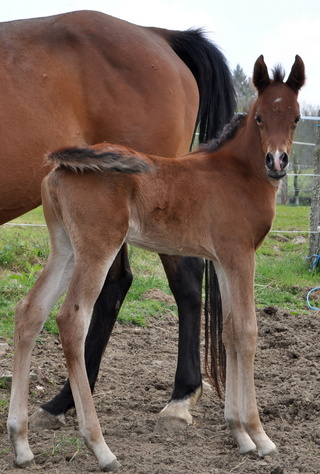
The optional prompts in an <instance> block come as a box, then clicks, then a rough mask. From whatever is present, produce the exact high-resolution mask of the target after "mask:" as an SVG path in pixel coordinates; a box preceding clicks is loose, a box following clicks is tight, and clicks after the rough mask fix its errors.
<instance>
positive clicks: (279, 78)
mask: <svg viewBox="0 0 320 474" xmlns="http://www.w3.org/2000/svg"><path fill="white" fill-rule="evenodd" d="M272 74H273V77H272V80H273V82H274V83H275V82H280V83H281V82H283V79H284V76H285V71H284V69H283V68H282V66H281V64H278V65H277V66H275V67H274V69H272Z"/></svg>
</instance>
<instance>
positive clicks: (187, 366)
mask: <svg viewBox="0 0 320 474" xmlns="http://www.w3.org/2000/svg"><path fill="white" fill-rule="evenodd" d="M160 257H161V260H162V263H163V266H164V269H165V271H166V274H167V278H168V281H169V284H170V288H171V291H172V293H173V295H174V297H175V300H176V303H177V306H178V314H179V348H178V363H177V369H176V375H175V383H174V390H173V393H172V395H171V399H170V401H169V403H168V404H167V405H166V406H165V408H164V409H163V410H162V411H161V413H160V418H161V419H163V420H164V419H165V417H171V418H179V419H182V420H184V421H186V422H187V423H188V424H191V423H192V415H191V414H190V412H189V410H190V409H191V408H193V407H194V406H195V404H196V403H197V401H198V399H199V398H200V396H201V392H202V379H201V368H200V347H199V345H200V319H201V318H200V312H201V300H202V291H201V290H202V277H203V259H200V258H193V257H172V256H168V255H160Z"/></svg>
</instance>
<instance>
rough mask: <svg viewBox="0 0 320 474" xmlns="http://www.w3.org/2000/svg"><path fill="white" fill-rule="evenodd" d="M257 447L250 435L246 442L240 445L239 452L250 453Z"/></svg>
mask: <svg viewBox="0 0 320 474" xmlns="http://www.w3.org/2000/svg"><path fill="white" fill-rule="evenodd" d="M256 449H257V447H256V445H255V444H254V442H253V441H252V440H251V439H250V438H249V437H248V439H246V441H245V443H242V445H241V446H239V453H240V454H250V453H253V452H254V451H256Z"/></svg>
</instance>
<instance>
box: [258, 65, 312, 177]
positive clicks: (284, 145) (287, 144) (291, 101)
mask: <svg viewBox="0 0 320 474" xmlns="http://www.w3.org/2000/svg"><path fill="white" fill-rule="evenodd" d="M283 79H284V72H283V71H282V69H281V67H279V66H278V67H277V68H276V69H275V70H274V71H273V78H272V79H270V77H269V74H268V69H267V66H266V65H265V62H264V59H263V56H260V57H259V58H258V59H257V61H256V63H255V65H254V72H253V83H254V85H255V87H256V88H257V91H258V98H257V100H256V102H255V104H254V106H253V108H252V109H251V110H252V114H251V115H252V116H251V117H249V119H250V118H251V119H254V120H255V121H256V124H257V126H258V127H259V129H260V133H261V141H262V148H263V151H264V153H265V165H266V169H267V173H268V176H269V177H270V178H273V179H280V178H283V176H285V174H286V168H287V166H288V161H289V153H290V150H291V146H292V141H293V134H294V130H295V128H296V126H297V123H298V122H299V119H300V110H299V104H298V102H297V97H298V92H299V90H300V88H301V87H302V86H303V84H304V82H305V73H304V64H303V61H302V59H301V58H300V56H296V58H295V62H294V64H293V66H292V69H291V72H290V74H289V77H288V79H287V81H286V82H283Z"/></svg>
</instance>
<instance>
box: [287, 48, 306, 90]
mask: <svg viewBox="0 0 320 474" xmlns="http://www.w3.org/2000/svg"><path fill="white" fill-rule="evenodd" d="M305 80H306V76H305V73H304V62H303V61H302V59H301V58H300V56H298V55H296V60H295V62H294V64H293V66H292V69H291V72H290V74H289V77H288V80H287V82H286V84H287V85H288V86H289V87H291V89H293V90H294V92H298V91H299V90H300V89H301V87H302V86H303V84H304V83H305Z"/></svg>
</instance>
